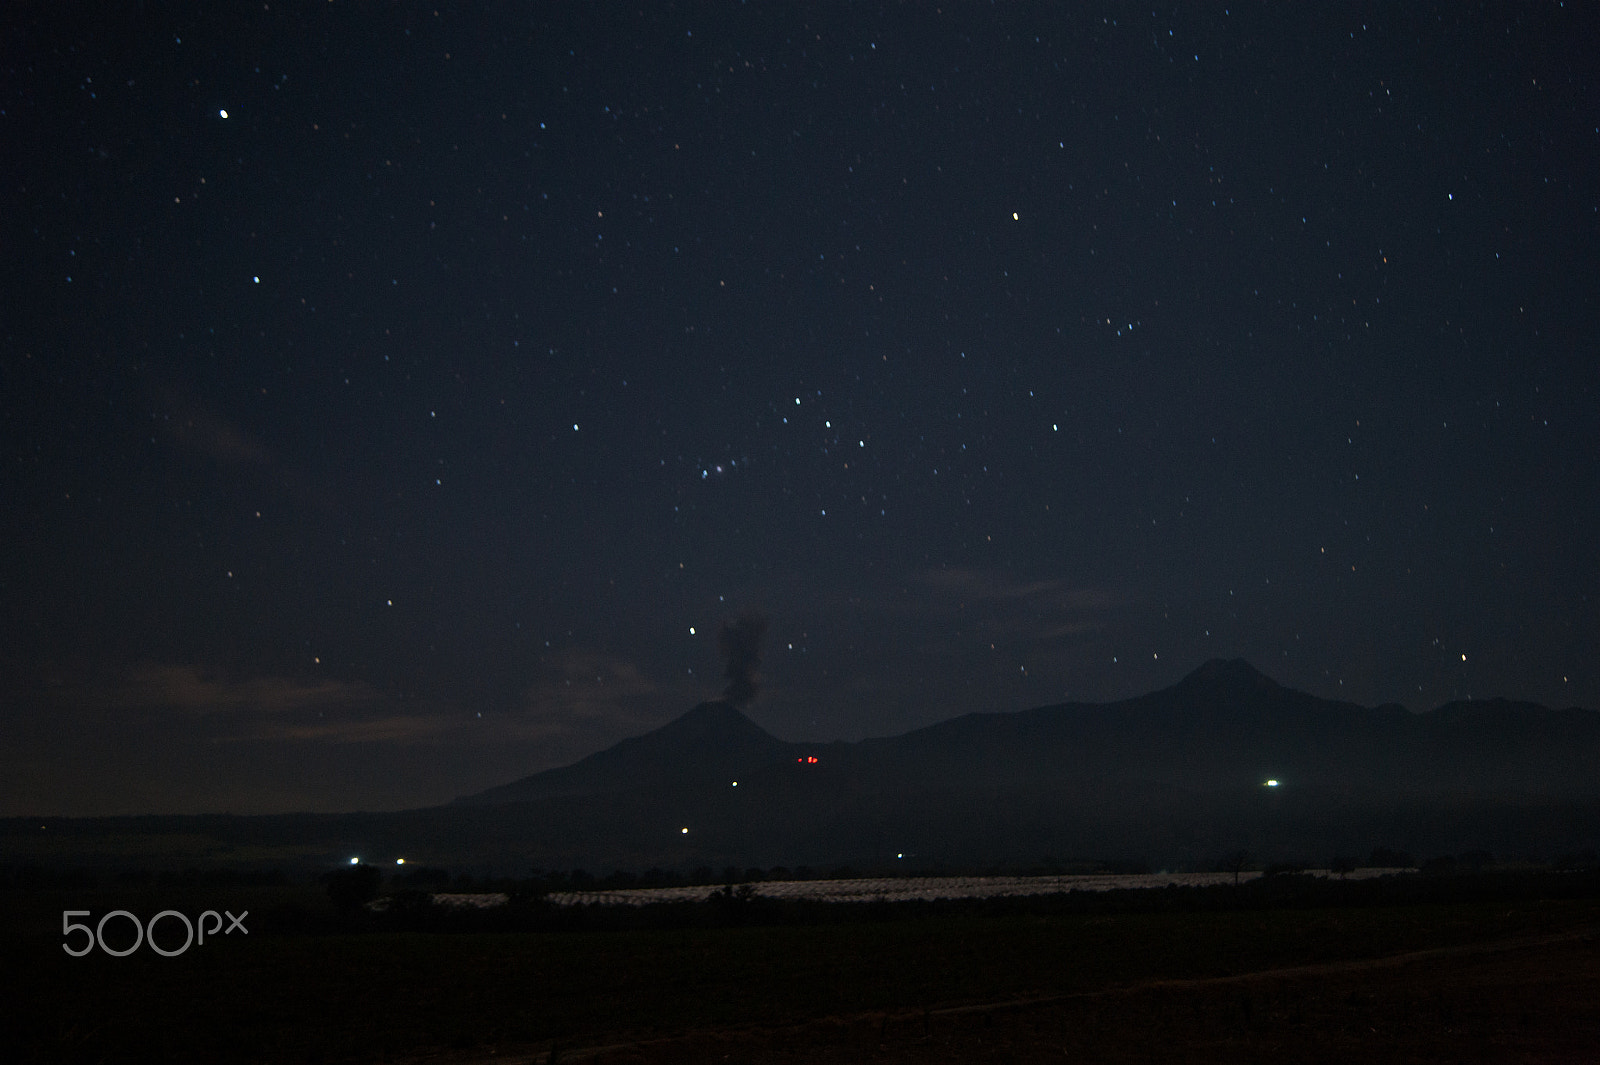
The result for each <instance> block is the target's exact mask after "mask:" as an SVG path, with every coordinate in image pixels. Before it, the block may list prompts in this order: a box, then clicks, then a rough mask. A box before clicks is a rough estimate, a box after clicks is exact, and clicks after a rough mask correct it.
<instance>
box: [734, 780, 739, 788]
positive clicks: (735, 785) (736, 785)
mask: <svg viewBox="0 0 1600 1065" xmlns="http://www.w3.org/2000/svg"><path fill="white" fill-rule="evenodd" d="M733 786H734V787H736V788H737V787H738V786H739V782H738V781H737V780H735V781H734V782H733Z"/></svg>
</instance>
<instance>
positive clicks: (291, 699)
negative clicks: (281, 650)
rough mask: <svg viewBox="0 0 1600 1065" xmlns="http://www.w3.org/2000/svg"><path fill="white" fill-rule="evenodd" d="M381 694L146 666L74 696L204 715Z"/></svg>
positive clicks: (349, 703) (314, 705)
mask: <svg viewBox="0 0 1600 1065" xmlns="http://www.w3.org/2000/svg"><path fill="white" fill-rule="evenodd" d="M382 698H383V697H382V696H381V695H380V693H379V692H377V691H376V690H375V689H373V688H372V687H370V686H369V685H366V684H362V683H359V682H355V683H352V682H348V681H338V680H312V681H306V680H298V679H294V678H290V677H251V678H247V679H244V680H226V679H219V678H216V677H212V676H207V675H206V674H205V673H204V672H202V671H201V670H200V669H197V668H196V667H194V666H187V665H146V666H141V667H139V668H138V669H135V670H134V671H133V672H132V673H130V674H128V676H126V677H125V678H123V679H122V680H120V681H118V682H114V683H112V684H107V685H101V686H99V687H96V688H93V689H89V690H86V691H82V690H80V692H78V693H77V698H76V699H75V700H74V701H78V702H80V704H81V705H84V706H87V707H91V708H95V709H101V710H177V711H182V712H184V713H187V714H191V715H197V716H204V715H210V714H225V713H239V712H254V713H259V714H287V713H294V712H296V711H302V710H306V709H327V708H330V707H357V706H365V705H370V704H373V703H376V702H379V701H380V700H381V699H382Z"/></svg>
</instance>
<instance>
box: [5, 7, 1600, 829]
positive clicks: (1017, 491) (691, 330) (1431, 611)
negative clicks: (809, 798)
mask: <svg viewBox="0 0 1600 1065" xmlns="http://www.w3.org/2000/svg"><path fill="white" fill-rule="evenodd" d="M1060 6H1062V7H1065V8H1067V9H1069V10H1068V11H1067V12H1063V11H1061V10H1058V9H1057V5H1043V4H1038V5H1035V4H1002V5H999V6H987V5H985V6H979V5H965V4H960V5H953V6H947V7H945V8H944V9H943V10H940V9H937V8H935V7H933V6H932V5H931V4H915V5H909V6H891V7H877V6H867V5H859V6H854V7H848V8H847V7H845V6H844V5H835V4H825V5H816V6H799V5H783V4H768V3H761V4H749V5H742V4H704V5H701V4H692V5H678V6H674V5H667V4H650V5H646V6H645V7H644V9H643V10H642V11H641V10H639V9H637V8H628V7H620V6H607V7H604V8H601V7H599V6H597V5H587V4H585V5H577V4H574V5H546V4H487V5H460V6H457V5H454V4H439V5H437V8H435V7H434V6H430V5H421V6H417V5H389V4H375V5H364V4H355V3H351V2H348V0H337V2H333V3H310V2H304V3H281V2H278V0H271V2H268V3H250V4H246V3H220V2H205V3H194V2H191V3H186V4H176V3H150V4H144V5H135V4H111V5H105V4H102V5H88V6H79V5H60V4H54V3H22V4H15V5H8V6H7V10H6V13H5V15H4V16H3V18H4V25H3V26H0V190H3V193H0V195H3V200H0V204H3V211H0V286H3V288H0V297H3V302H0V443H3V453H0V458H3V460H4V463H5V475H4V477H3V479H0V492H3V501H0V537H3V540H0V546H3V551H0V603H3V610H0V679H3V688H0V700H3V702H0V813H3V814H47V813H58V814H104V813H142V812H179V813H183V812H204V811H232V812H235V813H262V812H276V811H288V810H354V809H396V808H402V807H409V806H420V805H427V804H433V803H438V802H443V801H447V800H449V799H451V798H452V797H454V796H457V795H461V794H466V793H469V792H473V791H478V790H481V789H483V788H486V787H489V786H491V785H495V784H500V783H504V782H507V781H509V780H512V779H515V778H517V777H520V776H523V775H526V774H528V773H532V772H536V771H538V770H542V769H546V768H550V767H552V766H556V765H561V764H565V763H568V762H570V761H573V760H575V759H577V758H579V757H581V756H583V755H585V754H588V753H591V752H593V751H595V750H599V749H601V748H603V747H605V746H607V745H609V744H611V743H613V742H615V741H617V740H619V739H621V738H623V737H626V736H629V735H635V734H638V733H640V732H643V731H646V730H648V729H650V728H654V727H656V726H659V725H661V724H664V723H665V722H667V721H668V720H670V719H672V718H673V717H675V716H677V715H679V714H681V713H683V712H684V711H686V710H687V709H689V708H690V707H691V706H693V705H694V704H695V703H696V702H698V701H700V700H703V699H707V698H713V697H716V696H717V695H718V694H720V693H721V691H722V689H723V686H724V684H725V681H724V680H723V676H722V674H723V665H722V661H721V658H720V656H719V651H718V632H719V629H720V627H721V626H722V624H723V623H725V622H729V621H732V620H733V619H735V618H737V617H738V616H739V615H740V614H741V613H743V612H747V611H753V612H757V613H759V614H760V615H762V616H764V617H765V618H766V619H767V631H766V639H765V649H764V661H763V662H762V665H761V675H762V682H763V687H762V690H761V692H760V693H759V694H758V695H757V696H756V698H755V699H754V700H753V701H751V702H750V703H749V704H748V705H747V707H746V712H747V713H748V714H749V715H750V717H751V718H752V719H753V720H755V721H756V722H758V723H759V724H761V725H762V726H763V727H765V728H767V729H768V730H769V731H771V732H772V733H774V734H775V735H777V736H779V737H781V738H784V739H789V740H805V739H817V740H832V739H840V738H843V739H857V738H860V737H864V736H872V735H889V734H894V733H899V732H903V731H906V730H908V729H911V728H915V727H918V726H922V725H926V724H930V723H932V722H935V721H938V720H942V719H945V718H949V717H953V716H956V715H958V714H963V713H968V712H972V711H1005V710H1017V709H1022V708H1026V707H1031V706H1039V705H1043V704H1048V703H1054V702H1060V701H1062V700H1068V699H1071V700H1090V701H1101V700H1111V699H1118V698H1125V697H1129V696H1133V695H1137V694H1142V693H1144V692H1147V691H1151V690H1154V689H1156V688H1159V687H1163V686H1166V685H1168V684H1171V683H1174V682H1175V681H1177V680H1178V679H1179V678H1181V677H1182V676H1183V675H1185V674H1186V673H1188V672H1189V671H1191V670H1192V669H1194V668H1195V667H1196V666H1198V665H1199V664H1200V663H1202V662H1204V661H1205V660H1207V659H1210V658H1215V657H1225V658H1233V657H1242V658H1245V659H1247V660H1249V661H1250V662H1251V663H1252V664H1254V665H1255V666H1256V667H1258V668H1259V669H1261V670H1262V671H1264V672H1266V673H1268V674H1269V675H1271V676H1272V677H1274V678H1275V679H1277V680H1278V681H1279V682H1281V683H1283V684H1285V685H1288V686H1291V687H1296V688H1300V689H1303V690H1306V691H1309V692H1312V693H1314V694H1316V695H1319V696H1323V697H1328V698H1339V699H1348V700H1351V701H1354V702H1359V703H1363V704H1369V705H1370V704H1377V703H1383V702H1401V703H1404V704H1405V705H1406V706H1408V707H1410V708H1412V709H1414V710H1424V709H1429V708H1432V707H1435V706H1438V705H1440V704H1442V703H1444V702H1447V701H1449V700H1452V699H1457V698H1467V697H1469V696H1471V697H1474V698H1484V697H1488V696H1495V695H1503V696H1507V697H1511V698H1517V699H1527V700H1533V701H1537V702H1541V703H1545V704H1547V705H1553V706H1571V705H1582V706H1590V707H1596V706H1600V670H1597V667H1596V659H1595V652H1596V649H1597V647H1600V551H1597V540H1600V538H1597V536H1596V530H1597V528H1600V343H1597V341H1600V300H1597V292H1600V270H1597V266H1600V65H1597V64H1596V61H1595V58H1594V51H1593V46H1594V42H1595V41H1596V40H1600V20H1597V19H1596V17H1595V15H1594V13H1593V12H1592V11H1591V12H1584V11H1581V10H1578V9H1575V5H1572V4H1567V5H1565V6H1563V5H1562V4H1559V3H1540V4H1535V3H1522V4H1510V5H1505V6H1501V7H1497V6H1491V7H1489V8H1488V9H1487V10H1485V9H1480V8H1476V7H1473V8H1470V9H1469V8H1468V7H1467V6H1466V5H1459V4H1439V5H1437V6H1428V5H1422V4H1403V5H1390V6H1385V7H1368V6H1358V5H1353V4H1333V5H1322V4H1314V5H1312V4H1306V5H1293V6H1291V7H1274V8H1272V9H1263V8H1261V7H1259V6H1255V5H1239V4H1235V5H1232V6H1229V7H1223V6H1221V5H1217V6H1209V7H1199V8H1194V7H1191V6H1189V5H1185V6H1184V7H1183V8H1180V9H1174V8H1172V7H1171V6H1167V7H1164V8H1161V9H1158V10H1156V11H1154V12H1152V11H1151V10H1150V9H1149V8H1135V7H1132V6H1122V5H1113V6H1104V7H1095V6H1085V5H1060ZM89 12H93V18H92V19H91V17H90V16H89V14H88V13H89Z"/></svg>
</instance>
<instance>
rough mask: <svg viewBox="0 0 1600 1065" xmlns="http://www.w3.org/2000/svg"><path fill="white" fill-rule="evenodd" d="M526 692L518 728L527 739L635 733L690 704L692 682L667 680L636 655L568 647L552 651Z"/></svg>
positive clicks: (517, 720) (518, 715) (519, 711)
mask: <svg viewBox="0 0 1600 1065" xmlns="http://www.w3.org/2000/svg"><path fill="white" fill-rule="evenodd" d="M542 665H543V666H544V671H543V675H542V676H541V677H540V678H539V679H538V680H537V681H535V682H534V683H533V684H531V685H529V686H528V687H527V689H526V690H525V691H524V692H523V696H522V699H521V701H520V706H519V709H518V712H517V714H516V726H515V731H516V732H517V733H518V734H519V735H520V736H522V737H523V738H526V739H541V740H548V739H564V738H569V737H580V736H582V737H588V736H595V735H601V734H612V735H631V734H633V733H636V732H639V731H642V730H644V729H648V728H653V727H655V726H656V725H660V724H662V723H663V722H664V721H665V720H667V718H669V717H671V716H672V715H674V714H677V713H681V712H682V711H683V710H686V709H688V707H687V705H686V702H687V700H688V699H691V698H693V693H692V692H691V691H690V690H689V688H688V687H687V686H686V685H681V684H668V683H663V682H661V681H659V680H656V679H655V678H653V677H651V676H650V675H649V674H647V673H646V672H645V671H644V670H642V669H641V668H640V667H639V666H638V664H637V663H635V662H634V661H632V660H631V659H627V658H623V657H620V656H618V655H613V654H607V653H604V652H599V651H591V650H582V649H576V648H574V649H568V650H565V651H562V652H559V653H556V654H553V655H550V656H548V657H547V658H546V659H545V661H544V662H543V663H542Z"/></svg>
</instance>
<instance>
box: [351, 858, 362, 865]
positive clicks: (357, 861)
mask: <svg viewBox="0 0 1600 1065" xmlns="http://www.w3.org/2000/svg"><path fill="white" fill-rule="evenodd" d="M350 864H351V865H360V864H361V859H360V858H351V859H350Z"/></svg>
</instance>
